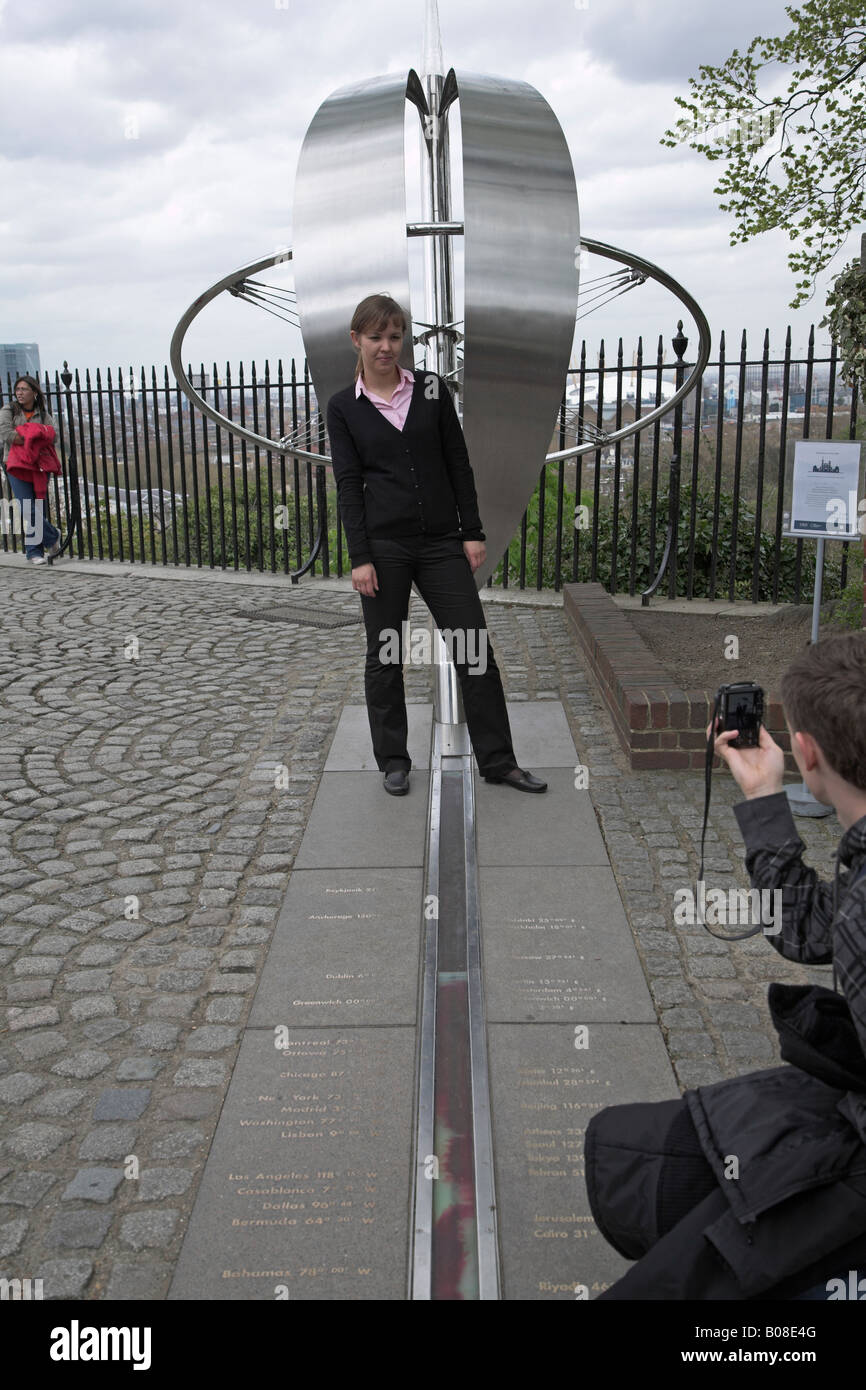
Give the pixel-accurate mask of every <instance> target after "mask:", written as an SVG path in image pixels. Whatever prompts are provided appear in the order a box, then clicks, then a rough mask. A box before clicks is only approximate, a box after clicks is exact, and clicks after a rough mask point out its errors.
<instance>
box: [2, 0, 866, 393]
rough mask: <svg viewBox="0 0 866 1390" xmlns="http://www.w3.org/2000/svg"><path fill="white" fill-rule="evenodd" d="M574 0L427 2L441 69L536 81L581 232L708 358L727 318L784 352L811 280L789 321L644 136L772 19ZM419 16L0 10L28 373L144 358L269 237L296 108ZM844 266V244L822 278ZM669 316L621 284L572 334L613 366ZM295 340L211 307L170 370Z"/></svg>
mask: <svg viewBox="0 0 866 1390" xmlns="http://www.w3.org/2000/svg"><path fill="white" fill-rule="evenodd" d="M584 3H585V0H578V4H575V0H537V3H535V4H526V3H525V0H439V16H440V22H441V33H442V44H443V52H444V58H445V65H446V68H447V67H448V66H451V65H452V64H453V65H454V66H455V67H458V68H459V67H463V68H466V69H470V70H473V71H476V72H486V73H490V74H498V75H502V76H507V77H511V78H518V79H522V80H524V81H526V82H530V83H532V84H533V86H535V87H537V88H538V90H539V91H540V92H541V93H542V95H543V96H544V97H545V98H546V99H547V101H548V102H549V103H550V105H551V106H552V107H553V109H554V111H555V112H556V114H557V116H558V118H559V121H560V123H561V125H562V127H563V130H564V131H565V134H566V137H567V139H568V142H569V146H570V149H571V154H572V158H573V161H574V168H575V173H576V178H577V187H578V196H579V201H580V214H581V230H582V232H583V234H584V235H586V236H589V237H594V238H595V239H597V240H600V241H606V242H611V243H613V244H614V245H617V246H621V247H625V248H628V249H629V250H632V251H635V252H637V253H639V254H642V255H645V256H647V257H649V259H650V260H653V261H655V262H657V263H658V264H660V265H662V266H663V267H665V268H666V269H668V270H669V271H670V272H671V273H672V274H673V275H674V276H676V278H677V279H678V280H680V281H681V283H683V284H684V285H685V286H686V287H687V288H688V289H689V290H690V291H691V293H692V294H694V296H695V297H696V298H697V299H698V301H699V302H700V303H701V305H702V306H703V308H704V311H705V312H706V314H707V316H708V318H709V321H710V325H711V328H712V330H713V338H714V347H715V344H716V343H717V340H718V333H719V330H720V329H722V328H724V329H725V330H726V332H727V335H728V343H729V351H730V349H731V348H732V347H735V346H738V345H739V336H740V333H741V330H742V329H743V328H744V327H745V328H746V329H747V330H748V332H749V335H750V343H751V344H753V345H754V347H755V349H756V350H757V348H758V347H759V342H760V337H761V336H762V334H763V330H764V328H765V327H769V328H770V331H771V343H772V346H773V347H774V348H776V347H781V344H782V342H783V339H784V330H785V325H786V324H788V323H791V324H792V326H793V329H794V342H795V348H797V349H800V350H802V349H803V348H804V347H805V342H806V337H807V333H808V325H809V323H810V322H812V321H814V322H815V323H816V324H817V323H818V322H819V320H820V319H821V317H822V316H823V313H824V307H823V303H824V297H823V293H822V289H824V290H825V289H826V284H827V282H828V280H829V275H826V276H825V277H824V279H823V281H822V284H821V285H820V286H819V291H818V294H817V295H816V297H815V298H814V299H813V300H812V302H811V303H810V304H809V305H808V306H807V307H806V308H805V309H802V310H799V311H797V312H796V313H795V312H794V311H792V310H791V309H789V307H788V302H789V300H790V299H791V298H792V297H793V293H794V286H793V277H792V276H791V274H790V272H789V270H788V268H787V264H786V255H787V251H788V249H789V243H788V240H787V238H786V237H785V236H783V235H782V234H778V233H770V234H765V235H764V236H762V237H760V238H758V239H757V240H756V241H754V242H752V243H750V244H748V245H746V246H741V247H736V248H733V249H732V248H731V247H730V246H729V241H728V238H729V232H730V229H731V226H732V221H731V218H730V216H729V215H728V214H726V213H723V212H720V211H719V210H718V206H717V200H716V198H715V195H714V194H713V191H712V190H713V185H714V183H715V182H716V180H717V178H718V175H719V172H720V169H721V167H723V166H721V165H719V164H710V163H708V162H707V161H706V160H705V159H704V158H703V157H702V156H699V155H696V154H694V153H693V152H691V151H690V150H689V149H688V147H686V146H681V147H678V148H677V149H673V150H672V149H667V148H665V147H663V146H662V145H660V144H659V139H660V137H661V136H662V135H663V133H664V131H665V129H666V128H667V127H668V126H669V125H671V124H673V122H674V121H675V120H676V119H677V117H678V116H679V115H680V114H681V113H680V112H679V109H678V108H677V107H676V106H675V104H674V96H675V95H677V94H679V95H686V94H687V89H688V78H689V77H690V76H695V75H697V71H698V66H699V64H701V63H718V62H721V61H723V60H724V59H725V58H726V57H727V56H728V54H729V53H730V52H731V50H732V49H733V48H735V47H739V48H741V49H742V48H744V47H745V46H746V45H747V44H748V42H749V40H750V39H751V38H753V37H754V36H755V34H756V33H757V32H759V31H760V32H762V33H764V34H769V33H781V32H784V31H785V29H786V28H787V27H788V21H787V18H786V16H785V13H784V6H783V5H782V3H780V0H725V3H722V4H720V3H718V0H713V3H706V0H697V2H696V3H691V4H689V3H687V0H588V4H587V5H586V8H582V7H579V6H582V5H583V4H584ZM424 8H425V6H424V0H400V3H395V4H391V5H389V6H387V8H386V7H385V6H384V5H381V4H377V3H375V0H374V3H372V4H370V3H368V4H366V5H357V4H355V3H350V2H349V0H320V3H316V4H310V3H300V0H287V3H285V4H283V0H276V3H275V0H243V3H239V0H207V3H203V0H180V3H179V4H178V3H176V0H143V3H138V4H132V5H124V4H123V3H120V2H119V0H88V2H87V4H86V5H83V6H78V5H73V4H71V3H69V0H65V2H64V0H37V3H35V4H32V5H28V6H26V7H21V6H17V5H16V6H13V5H12V4H10V3H9V0H0V92H2V98H0V101H2V129H3V134H4V139H3V153H2V157H0V175H2V189H3V196H2V200H0V238H2V240H0V246H2V263H0V277H2V289H0V306H2V318H0V342H18V341H36V342H38V343H39V347H40V351H41V356H42V365H43V368H45V367H48V368H49V369H51V370H52V371H53V369H54V368H55V367H56V366H59V365H60V363H61V361H62V359H63V358H64V357H66V358H68V359H69V362H70V365H73V366H77V367H80V368H83V367H85V366H90V367H91V368H94V367H96V366H102V367H105V366H106V365H113V366H117V365H123V366H124V367H127V366H128V365H129V364H133V365H136V366H137V365H139V364H141V363H145V364H150V363H152V362H156V363H157V364H161V363H165V362H166V361H167V360H168V345H169V342H170V339H171V335H172V331H173V329H174V326H175V324H176V322H177V320H178V318H179V317H180V315H181V313H182V312H183V310H184V309H185V308H186V307H187V306H188V305H189V304H190V302H191V301H192V300H193V299H195V298H196V296H197V295H198V294H199V293H201V292H202V291H203V290H204V289H205V288H206V287H207V286H208V285H210V284H211V283H212V282H213V281H215V280H217V279H219V278H220V277H221V276H223V275H225V274H227V273H228V272H229V271H231V270H233V269H234V268H236V267H238V266H241V265H243V264H245V263H246V262H248V261H251V260H253V259H254V258H255V257H257V256H262V255H266V254H268V253H269V252H270V251H271V250H273V249H274V248H276V247H279V246H283V245H291V222H292V196H293V185H294V178H295V168H296V165H297V160H298V154H299V150H300V145H301V141H302V139H303V136H304V132H305V130H306V128H307V126H308V124H309V122H310V120H311V119H312V117H313V115H314V113H315V111H316V109H317V107H318V106H319V104H320V103H321V102H322V101H323V100H324V99H325V98H326V97H327V96H328V95H329V94H330V93H331V92H332V91H333V90H334V89H335V88H337V87H340V86H343V85H345V84H346V83H349V82H354V81H359V80H361V79H364V78H367V77H372V76H374V75H377V74H380V73H386V72H403V71H408V69H409V68H410V67H417V66H418V65H419V64H420V60H421V53H422V35H423V18H424ZM855 240H856V242H857V244H856V246H855V244H854V242H855ZM858 252H859V238H852V241H851V243H850V245H849V246H848V247H847V248H846V250H845V252H844V253H843V255H842V256H841V257H840V258H839V259H838V260H837V262H836V263H835V265H834V267H833V268H832V271H831V272H830V273H833V272H834V271H835V270H838V269H839V268H840V267H841V265H842V264H843V263H844V261H845V260H847V259H850V258H851V256H853V255H854V254H856V253H858ZM595 266H596V268H597V269H600V268H601V267H599V264H598V262H596V263H595ZM515 274H519V267H516V266H515ZM225 298H226V297H225V296H223V299H225ZM681 312H682V311H681V310H680V309H679V307H678V305H677V303H676V301H674V300H673V299H672V298H671V297H670V296H668V295H666V294H665V293H664V292H662V291H661V290H655V289H652V288H644V289H641V290H636V291H634V292H633V293H631V294H629V295H628V296H625V297H624V298H622V299H620V300H619V301H618V304H617V306H616V311H615V313H611V312H610V311H608V312H606V313H603V314H600V315H596V316H594V317H593V318H590V319H589V320H587V321H586V323H585V329H586V336H587V340H588V344H591V345H592V349H593V354H594V351H595V347H596V346H597V341H598V338H599V336H600V335H601V334H602V333H603V334H605V336H606V337H607V338H608V340H610V339H613V340H614V345H615V339H616V336H617V335H619V334H622V336H623V338H624V342H625V347H626V351H627V353H628V354H630V353H631V350H632V348H633V346H634V344H635V342H636V340H637V336H638V334H640V333H642V334H643V335H644V341H645V343H646V342H650V343H651V344H652V345H653V348H654V345H655V343H656V341H657V338H658V334H659V333H660V332H662V333H664V334H665V339H666V342H667V340H669V339H670V337H671V335H672V333H673V331H674V330H675V324H676V319H677V317H679V316H680V314H681ZM690 328H691V325H690V323H688V322H687V325H686V332H687V333H689V336H690V338H691V339H692V342H693V343H694V341H695V334H694V331H693V330H692V331H690ZM732 340H733V341H732ZM818 341H819V343H821V344H826V343H827V334H826V331H819V333H818ZM299 348H300V340H299V338H298V337H297V336H296V335H294V334H293V333H292V331H291V330H290V329H288V328H287V327H286V326H284V325H282V324H280V323H279V322H278V321H277V320H275V319H273V318H270V317H268V316H267V315H266V314H264V313H261V312H260V311H258V310H256V309H254V308H252V307H250V306H247V305H244V304H241V303H238V302H235V301H231V302H229V303H227V304H225V306H224V307H217V305H214V306H213V307H211V308H209V309H208V310H206V311H205V313H204V314H203V315H202V317H201V318H200V319H199V320H197V322H196V324H194V325H193V327H192V329H191V330H190V332H189V334H188V335H187V340H186V352H185V356H187V357H188V358H190V359H191V360H193V362H198V361H199V360H200V359H204V361H205V362H206V363H210V362H211V361H213V360H214V359H216V360H217V361H218V362H220V363H223V362H225V360H226V359H230V360H231V361H232V362H237V361H239V360H241V359H243V360H245V361H249V360H250V359H251V358H255V359H256V361H257V363H260V362H262V361H263V360H264V359H265V358H266V357H270V358H271V359H272V360H275V359H276V358H277V357H279V356H280V355H281V354H282V355H283V356H284V357H289V356H291V354H292V352H293V351H299Z"/></svg>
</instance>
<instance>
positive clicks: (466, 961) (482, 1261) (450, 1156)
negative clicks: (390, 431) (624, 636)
mask: <svg viewBox="0 0 866 1390" xmlns="http://www.w3.org/2000/svg"><path fill="white" fill-rule="evenodd" d="M432 630H433V633H434V647H435V652H436V660H435V666H434V674H435V679H436V684H435V687H434V723H433V740H432V748H431V758H430V768H431V773H430V800H429V821H428V844H427V866H426V874H425V884H424V903H425V913H424V923H423V932H424V950H423V955H422V988H421V1000H422V1003H421V1020H420V1028H419V1045H418V1054H417V1055H418V1068H419V1070H418V1085H417V1090H416V1095H417V1102H416V1129H415V1145H414V1148H415V1153H414V1192H413V1218H414V1219H413V1225H412V1230H413V1235H412V1250H411V1254H410V1289H409V1296H410V1298H412V1299H413V1300H441V1299H471V1300H475V1299H480V1300H485V1301H487V1300H495V1299H498V1298H499V1297H500V1275H499V1250H498V1234H497V1222H496V1198H495V1188H494V1172H493V1143H492V1130H491V1123H490V1098H489V1079H488V1066H487V1041H486V1027H485V1018H484V1000H483V992H482V973H481V964H482V959H481V930H480V929H481V922H480V912H479V901H478V870H477V853H476V847H475V786H474V781H473V765H472V749H471V744H470V742H469V733H468V729H467V727H466V724H465V722H463V716H462V704H461V702H460V698H459V687H458V686H457V683H456V677H455V673H454V670H453V667H452V666H450V664H449V663H447V662H446V661H445V660H443V657H444V655H445V648H444V644H443V643H442V639H441V636H440V635H439V633H438V632H436V630H435V628H433V629H432ZM440 644H441V645H440ZM430 903H435V905H436V911H435V913H433V914H428V912H427V910H426V908H427V905H428V904H430Z"/></svg>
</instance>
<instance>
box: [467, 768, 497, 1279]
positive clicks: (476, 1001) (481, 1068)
mask: <svg viewBox="0 0 866 1390" xmlns="http://www.w3.org/2000/svg"><path fill="white" fill-rule="evenodd" d="M463 817H464V836H465V845H466V968H467V973H468V976H469V1046H470V1055H471V1069H472V1113H473V1120H474V1137H475V1143H474V1153H475V1218H476V1222H477V1231H478V1297H479V1298H480V1299H482V1300H485V1301H486V1300H490V1299H498V1298H499V1296H500V1278H499V1238H498V1233H497V1221H496V1192H495V1186H494V1173H493V1130H492V1127H491V1120H490V1077H489V1071H488V1066H487V1027H486V1020H485V1015H484V995H483V976H482V971H481V964H482V958H481V911H480V905H479V901H478V856H477V852H476V846H475V780H474V777H473V771H472V755H471V753H470V754H469V756H468V757H464V758H463Z"/></svg>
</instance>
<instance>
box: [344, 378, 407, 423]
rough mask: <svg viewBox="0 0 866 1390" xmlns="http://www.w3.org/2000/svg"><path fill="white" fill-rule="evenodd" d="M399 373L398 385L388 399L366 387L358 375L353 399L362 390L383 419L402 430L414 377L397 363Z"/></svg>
mask: <svg viewBox="0 0 866 1390" xmlns="http://www.w3.org/2000/svg"><path fill="white" fill-rule="evenodd" d="M397 370H398V372H399V373H400V385H399V386H398V387H397V390H396V391H395V392H394V394H393V396H392V397H391V399H390V401H386V400H384V399H383V397H382V396H377V395H376V394H375V393H374V392H373V391H370V390H368V389H367V387H366V385H365V383H364V382H363V380H362V379H361V377H358V379H357V381H356V382H355V399H356V400H357V399H358V397H359V396H360V394H361V392H362V391H363V393H364V395H365V396H366V397H367V399H368V400H370V401H372V402H373V404H374V406H375V407H376V409H377V410H380V411H381V412H382V414H383V415H384V417H385V419H386V420H388V421H390V423H391V424H392V425H394V426H395V428H396V429H398V430H402V428H403V426H404V425H405V423H406V416H407V415H408V414H409V406H410V404H411V402H412V391H413V389H414V387H415V378H414V376H413V375H412V373H411V372H408V371H407V370H406V368H405V367H401V366H400V364H399V363H398V364H397Z"/></svg>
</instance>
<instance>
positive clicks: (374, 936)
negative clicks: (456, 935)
mask: <svg viewBox="0 0 866 1390" xmlns="http://www.w3.org/2000/svg"><path fill="white" fill-rule="evenodd" d="M423 891H424V887H423V879H422V871H421V869H420V868H419V869H387V870H386V869H296V870H295V872H294V873H293V874H292V877H291V881H290V883H289V888H288V892H287V894H286V897H285V901H284V902H283V906H282V908H281V910H280V915H279V918H278V920H277V925H276V930H275V932H274V938H273V941H272V942H271V949H270V951H269V953H268V958H267V961H266V962H265V967H264V970H263V972H262V979H261V983H260V985H259V988H258V992H257V994H256V997H255V1002H254V1004H253V1009H252V1014H251V1017H250V1024H251V1026H252V1027H254V1028H255V1027H268V1026H271V1027H273V1026H274V1025H276V1024H281V1023H283V1024H288V1025H289V1026H292V1027H293V1026H295V1025H297V1024H313V1025H316V1024H318V1025H320V1026H325V1027H329V1026H332V1025H334V1024H349V1025H358V1024H364V1023H378V1024H394V1023H405V1024H410V1025H414V1023H415V1018H416V1014H417V994H418V954H419V950H420V934H421V908H422V899H423Z"/></svg>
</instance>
